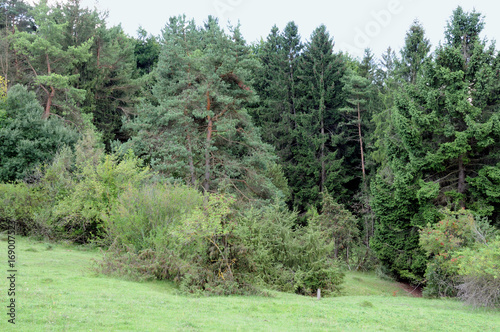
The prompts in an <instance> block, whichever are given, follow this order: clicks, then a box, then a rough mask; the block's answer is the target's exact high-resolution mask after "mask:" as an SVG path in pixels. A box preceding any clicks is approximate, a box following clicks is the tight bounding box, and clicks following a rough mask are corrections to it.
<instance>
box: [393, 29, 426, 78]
mask: <svg viewBox="0 0 500 332" xmlns="http://www.w3.org/2000/svg"><path fill="white" fill-rule="evenodd" d="M430 49H431V45H430V42H429V40H428V39H427V38H425V30H424V28H423V26H422V25H421V24H420V22H419V21H418V20H415V21H414V22H413V24H412V25H411V26H410V30H408V31H407V32H406V37H405V45H404V47H403V49H401V60H397V61H396V71H397V73H398V76H400V77H401V79H402V80H403V82H409V83H412V84H415V83H416V80H417V75H418V73H419V72H420V70H421V68H422V66H423V64H424V61H425V59H427V57H428V54H429V51H430Z"/></svg>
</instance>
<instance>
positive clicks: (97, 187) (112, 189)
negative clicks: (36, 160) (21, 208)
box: [46, 133, 150, 243]
mask: <svg viewBox="0 0 500 332" xmlns="http://www.w3.org/2000/svg"><path fill="white" fill-rule="evenodd" d="M94 140H95V138H94V136H93V134H92V133H87V134H86V135H84V137H83V138H82V140H80V141H79V142H78V143H77V145H76V153H75V166H74V168H75V171H74V173H73V174H71V176H72V178H73V179H72V183H71V185H70V186H69V188H68V191H67V192H66V193H65V195H64V197H62V198H61V200H59V201H57V202H56V204H55V207H54V209H53V216H54V218H53V220H54V222H53V226H54V227H56V228H57V230H58V232H59V236H60V237H63V238H64V237H65V238H68V239H71V240H73V241H76V242H80V243H84V242H88V241H89V240H90V239H93V238H96V237H97V238H102V237H104V236H105V234H106V229H105V226H104V220H105V219H106V216H107V215H108V214H109V211H110V210H111V209H112V207H113V204H114V203H115V201H116V199H117V198H118V196H119V195H120V194H121V193H122V192H124V191H125V190H126V189H127V188H134V187H139V186H140V185H141V184H142V183H143V182H145V180H146V179H148V177H149V176H150V172H149V169H148V168H143V167H142V163H141V161H140V160H139V159H138V158H136V157H135V156H134V155H133V154H132V153H129V154H127V155H125V156H124V157H123V158H122V159H120V158H119V157H118V156H116V155H105V154H104V153H103V152H102V150H101V149H99V148H96V147H95V144H96V143H95V141H94ZM92 146H94V147H92ZM55 167H56V166H55ZM47 175H50V173H47ZM59 180H61V179H57V181H56V183H59V184H61V181H59ZM46 184H47V185H51V182H50V179H48V178H47V181H46Z"/></svg>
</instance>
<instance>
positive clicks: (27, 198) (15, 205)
mask: <svg viewBox="0 0 500 332" xmlns="http://www.w3.org/2000/svg"><path fill="white" fill-rule="evenodd" d="M43 206H44V195H43V193H41V192H39V191H37V190H35V189H34V188H32V187H31V186H29V185H27V184H26V183H22V182H21V183H15V184H13V183H0V228H1V229H2V230H6V229H8V228H9V223H14V227H15V229H16V233H17V234H19V235H28V234H33V233H35V234H36V233H38V235H40V234H45V233H46V232H47V230H46V229H45V228H44V227H43V225H42V224H40V223H37V222H36V218H35V216H36V214H37V213H38V212H39V211H40V210H42V208H43Z"/></svg>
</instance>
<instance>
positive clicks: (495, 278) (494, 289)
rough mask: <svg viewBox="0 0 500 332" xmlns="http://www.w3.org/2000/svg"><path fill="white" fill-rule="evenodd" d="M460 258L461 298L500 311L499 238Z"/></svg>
mask: <svg viewBox="0 0 500 332" xmlns="http://www.w3.org/2000/svg"><path fill="white" fill-rule="evenodd" d="M457 254H458V255H459V256H458V258H457V259H456V260H457V261H458V274H459V275H460V276H461V280H460V284H459V285H458V286H457V288H458V290H459V291H458V296H459V297H460V298H461V299H462V300H464V301H465V302H466V303H468V304H471V305H473V306H475V307H478V306H485V307H500V236H497V237H496V238H495V239H494V240H492V241H489V242H486V243H483V244H480V245H478V246H477V247H476V248H465V249H464V250H460V251H458V252H457Z"/></svg>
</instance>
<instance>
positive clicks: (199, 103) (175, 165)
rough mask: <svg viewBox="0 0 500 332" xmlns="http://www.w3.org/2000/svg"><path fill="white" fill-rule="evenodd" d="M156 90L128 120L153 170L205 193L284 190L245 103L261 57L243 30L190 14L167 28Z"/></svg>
mask: <svg viewBox="0 0 500 332" xmlns="http://www.w3.org/2000/svg"><path fill="white" fill-rule="evenodd" d="M163 43H164V44H163V49H162V53H161V55H160V58H159V63H158V69H157V77H156V80H157V84H156V85H155V87H154V89H153V94H154V96H155V97H156V99H157V100H158V105H152V104H144V105H142V107H141V108H140V109H139V110H138V115H137V117H136V119H135V120H134V121H133V122H131V123H130V124H129V128H130V129H131V130H133V132H134V133H135V136H134V137H133V138H132V141H131V144H132V146H133V147H134V149H135V150H136V151H137V153H138V154H139V155H141V156H143V157H144V158H145V159H146V160H147V161H148V162H149V163H150V164H151V166H152V167H153V169H155V170H157V171H159V172H161V173H163V174H164V175H165V176H167V177H171V178H172V179H182V180H184V181H185V182H186V183H190V184H192V185H199V186H200V188H203V190H204V191H205V192H213V191H215V190H228V191H231V192H235V193H237V194H238V195H239V196H240V197H242V198H246V199H253V198H270V197H272V196H274V195H277V194H278V195H280V194H279V193H278V191H279V190H278V189H277V188H276V186H275V185H274V184H273V182H272V180H271V179H270V177H271V176H270V174H271V173H272V172H271V171H272V168H273V167H274V165H275V161H274V157H273V154H272V153H271V147H270V146H269V145H267V144H264V143H263V142H262V141H261V139H260V134H259V130H258V129H257V128H255V127H254V126H253V123H252V120H251V118H250V116H249V115H248V113H247V111H246V105H247V104H248V103H250V102H254V101H255V92H254V91H253V90H252V87H251V86H250V85H249V84H250V82H251V80H250V77H251V74H252V73H253V71H254V70H255V68H256V66H257V62H256V61H255V60H254V59H252V58H251V56H250V54H249V52H247V51H246V50H245V49H244V48H242V47H243V45H244V41H243V40H242V39H241V35H240V33H239V29H238V28H235V29H233V35H232V36H228V35H227V34H226V33H224V31H223V30H222V29H221V28H220V27H219V25H218V23H217V21H216V20H215V19H213V18H211V17H209V19H208V21H207V22H206V23H205V26H204V28H202V29H200V28H197V27H196V25H195V24H194V22H193V21H186V20H185V18H184V17H177V18H171V19H170V22H169V24H168V25H167V26H166V27H165V30H164V35H163Z"/></svg>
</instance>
